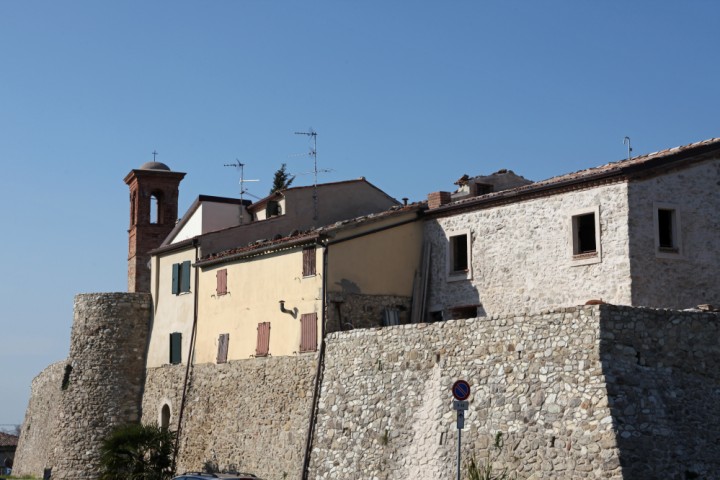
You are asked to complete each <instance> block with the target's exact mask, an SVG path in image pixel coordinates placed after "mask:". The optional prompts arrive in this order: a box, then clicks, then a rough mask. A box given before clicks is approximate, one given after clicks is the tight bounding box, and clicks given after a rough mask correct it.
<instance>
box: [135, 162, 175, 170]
mask: <svg viewBox="0 0 720 480" xmlns="http://www.w3.org/2000/svg"><path fill="white" fill-rule="evenodd" d="M140 170H167V171H168V172H169V171H170V167H168V166H167V165H165V164H164V163H161V162H145V163H143V164H142V165H141V166H140Z"/></svg>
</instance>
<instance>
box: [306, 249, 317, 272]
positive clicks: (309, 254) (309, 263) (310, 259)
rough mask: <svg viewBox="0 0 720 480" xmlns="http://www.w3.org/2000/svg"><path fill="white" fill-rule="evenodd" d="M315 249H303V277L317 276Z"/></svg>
mask: <svg viewBox="0 0 720 480" xmlns="http://www.w3.org/2000/svg"><path fill="white" fill-rule="evenodd" d="M315 263H316V262H315V247H309V248H303V277H309V276H311V275H315Z"/></svg>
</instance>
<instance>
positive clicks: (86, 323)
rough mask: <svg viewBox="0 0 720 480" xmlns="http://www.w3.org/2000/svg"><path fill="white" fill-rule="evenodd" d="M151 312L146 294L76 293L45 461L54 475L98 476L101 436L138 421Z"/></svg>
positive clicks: (72, 476)
mask: <svg viewBox="0 0 720 480" xmlns="http://www.w3.org/2000/svg"><path fill="white" fill-rule="evenodd" d="M150 315H151V297H150V294H147V293H102V294H82V295H77V296H76V297H75V313H74V320H73V328H72V334H71V337H70V356H69V357H68V364H69V365H70V366H71V367H72V371H71V372H70V374H69V376H68V378H67V382H66V383H67V385H66V388H65V389H64V390H61V391H60V392H59V395H58V401H59V403H60V407H59V415H58V416H59V418H58V425H57V433H56V435H57V445H56V447H55V449H54V451H53V454H52V455H51V457H50V460H49V462H48V466H50V467H52V468H53V470H52V475H53V479H73V480H78V479H94V478H97V475H98V470H99V468H98V467H99V455H100V445H101V441H102V439H103V438H105V437H106V436H107V434H108V433H109V432H110V431H111V430H112V429H113V428H114V427H116V426H118V425H122V424H125V423H130V422H137V421H138V420H139V418H140V405H141V399H142V391H143V381H144V371H145V350H146V347H147V336H148V330H149V327H150ZM63 375H64V372H63Z"/></svg>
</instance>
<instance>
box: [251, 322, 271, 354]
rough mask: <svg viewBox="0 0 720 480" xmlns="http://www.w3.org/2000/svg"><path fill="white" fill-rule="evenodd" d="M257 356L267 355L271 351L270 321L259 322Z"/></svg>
mask: <svg viewBox="0 0 720 480" xmlns="http://www.w3.org/2000/svg"><path fill="white" fill-rule="evenodd" d="M257 332H258V334H257V347H256V348H255V356H256V357H267V356H268V354H269V353H270V322H262V323H258V328H257Z"/></svg>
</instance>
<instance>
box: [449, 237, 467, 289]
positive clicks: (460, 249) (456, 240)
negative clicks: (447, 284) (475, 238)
mask: <svg viewBox="0 0 720 480" xmlns="http://www.w3.org/2000/svg"><path fill="white" fill-rule="evenodd" d="M447 261H448V280H464V279H468V278H471V277H472V275H471V272H470V232H469V231H465V232H462V233H460V232H457V233H452V234H450V235H449V236H448V259H447Z"/></svg>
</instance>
